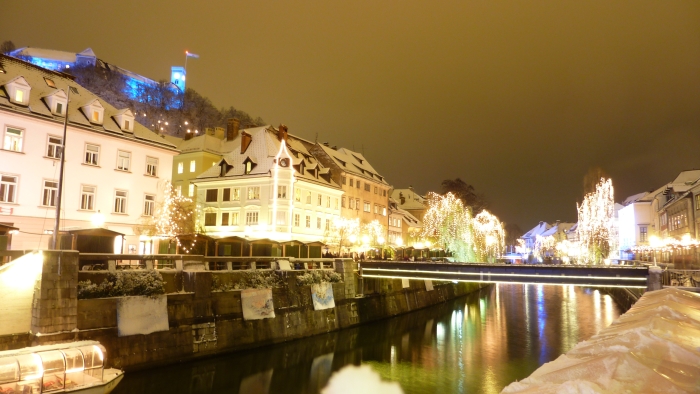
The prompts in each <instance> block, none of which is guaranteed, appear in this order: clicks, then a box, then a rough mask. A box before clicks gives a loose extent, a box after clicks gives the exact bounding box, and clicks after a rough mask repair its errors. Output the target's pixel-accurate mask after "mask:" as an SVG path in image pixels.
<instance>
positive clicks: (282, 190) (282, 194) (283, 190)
mask: <svg viewBox="0 0 700 394" xmlns="http://www.w3.org/2000/svg"><path fill="white" fill-rule="evenodd" d="M277 198H287V186H277Z"/></svg>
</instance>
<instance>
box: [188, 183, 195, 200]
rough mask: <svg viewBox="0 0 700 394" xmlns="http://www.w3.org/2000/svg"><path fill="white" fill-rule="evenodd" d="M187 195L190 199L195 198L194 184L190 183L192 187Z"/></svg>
mask: <svg viewBox="0 0 700 394" xmlns="http://www.w3.org/2000/svg"><path fill="white" fill-rule="evenodd" d="M187 194H188V195H189V196H190V197H194V183H190V186H189V187H188V188H187Z"/></svg>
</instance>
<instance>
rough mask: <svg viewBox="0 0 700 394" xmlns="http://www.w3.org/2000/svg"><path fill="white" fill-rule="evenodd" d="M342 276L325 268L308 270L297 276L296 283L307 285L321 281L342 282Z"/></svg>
mask: <svg viewBox="0 0 700 394" xmlns="http://www.w3.org/2000/svg"><path fill="white" fill-rule="evenodd" d="M342 281H343V277H342V276H340V274H339V273H337V272H333V271H325V270H314V271H309V272H308V273H306V274H302V275H298V276H297V284H298V285H299V286H308V285H314V284H319V283H323V282H330V283H338V282H342Z"/></svg>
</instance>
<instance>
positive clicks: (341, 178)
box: [340, 175, 352, 186]
mask: <svg viewBox="0 0 700 394" xmlns="http://www.w3.org/2000/svg"><path fill="white" fill-rule="evenodd" d="M340 183H342V184H343V185H345V184H347V178H346V177H345V175H343V176H341V177H340ZM350 186H352V185H350Z"/></svg>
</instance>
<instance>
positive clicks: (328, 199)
mask: <svg viewBox="0 0 700 394" xmlns="http://www.w3.org/2000/svg"><path fill="white" fill-rule="evenodd" d="M330 207H331V196H327V197H326V208H330Z"/></svg>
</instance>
